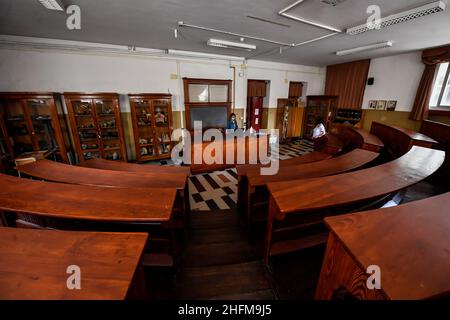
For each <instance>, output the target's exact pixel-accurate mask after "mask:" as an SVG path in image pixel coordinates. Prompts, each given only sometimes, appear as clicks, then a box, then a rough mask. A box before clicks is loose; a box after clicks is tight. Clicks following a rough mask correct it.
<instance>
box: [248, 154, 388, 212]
mask: <svg viewBox="0 0 450 320" xmlns="http://www.w3.org/2000/svg"><path fill="white" fill-rule="evenodd" d="M378 156H379V154H378V153H375V152H372V151H367V150H362V149H355V150H353V151H350V152H349V153H346V154H343V155H341V156H338V157H335V158H332V159H328V160H322V161H317V162H312V163H306V164H302V165H297V166H288V167H282V168H280V170H279V171H278V173H277V174H276V175H273V176H262V175H261V174H259V172H258V173H257V174H247V180H248V184H247V185H248V186H247V189H246V190H242V191H239V193H241V192H242V193H243V194H245V195H246V198H245V203H246V207H245V212H246V214H247V219H248V221H251V220H252V217H253V216H255V214H256V213H259V215H260V216H261V217H262V218H263V219H264V220H265V219H267V212H268V202H269V193H268V190H267V184H268V183H271V182H277V181H289V180H300V179H308V178H313V177H324V176H329V175H335V174H339V173H342V172H347V171H351V170H355V169H358V168H361V167H363V166H366V165H368V164H370V163H371V162H372V161H374V160H375V159H376V158H377V157H378Z"/></svg>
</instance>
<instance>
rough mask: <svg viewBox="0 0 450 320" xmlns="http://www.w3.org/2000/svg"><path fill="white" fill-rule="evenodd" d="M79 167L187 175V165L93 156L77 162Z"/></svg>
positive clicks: (188, 170)
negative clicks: (169, 164) (159, 163)
mask: <svg viewBox="0 0 450 320" xmlns="http://www.w3.org/2000/svg"><path fill="white" fill-rule="evenodd" d="M78 165H79V166H80V167H86V168H92V169H104V170H114V171H126V172H136V173H167V174H169V173H172V174H186V175H189V173H190V168H189V167H176V166H153V165H143V164H136V163H128V162H122V161H111V160H105V159H99V158H93V159H91V160H87V161H83V162H80V163H79V164H78Z"/></svg>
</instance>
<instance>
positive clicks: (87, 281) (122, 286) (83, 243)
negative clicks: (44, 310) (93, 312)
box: [0, 227, 147, 300]
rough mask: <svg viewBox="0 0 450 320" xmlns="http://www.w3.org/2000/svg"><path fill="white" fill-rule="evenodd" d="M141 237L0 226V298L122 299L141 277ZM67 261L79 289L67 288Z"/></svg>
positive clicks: (142, 234) (143, 234) (132, 234)
mask: <svg viewBox="0 0 450 320" xmlns="http://www.w3.org/2000/svg"><path fill="white" fill-rule="evenodd" d="M146 241H147V234H145V233H96V232H64V231H50V230H29V229H16V228H1V227H0V299H1V300H72V299H75V300H97V299H101V300H120V299H125V298H127V297H129V293H131V291H130V289H132V287H133V285H132V284H133V282H135V283H136V281H140V282H142V281H143V280H144V279H143V278H139V276H142V270H141V266H140V260H141V255H142V252H143V251H144V247H145V244H146ZM71 265H77V266H79V267H80V269H81V290H69V289H68V288H67V278H68V277H69V276H70V274H67V273H66V271H67V267H68V266H71ZM133 279H134V280H135V281H133ZM140 284H141V285H144V283H140Z"/></svg>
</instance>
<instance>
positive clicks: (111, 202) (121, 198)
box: [0, 174, 177, 223]
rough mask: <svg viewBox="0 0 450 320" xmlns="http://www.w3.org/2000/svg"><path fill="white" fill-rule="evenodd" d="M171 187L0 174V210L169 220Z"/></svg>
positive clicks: (98, 218)
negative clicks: (100, 184)
mask: <svg viewBox="0 0 450 320" xmlns="http://www.w3.org/2000/svg"><path fill="white" fill-rule="evenodd" d="M176 192H177V191H176V190H175V189H174V188H170V189H167V188H160V189H155V188H153V189H142V188H139V189H138V188H134V189H133V188H130V189H127V190H124V189H121V188H104V187H96V186H82V185H74V184H61V183H53V182H44V181H36V180H30V179H23V178H16V177H13V176H9V175H4V174H0V210H3V211H11V212H20V213H28V214H32V215H37V216H43V217H54V218H64V219H81V220H91V221H105V222H156V223H162V222H168V221H169V220H170V219H171V216H172V209H173V206H174V202H175V196H176Z"/></svg>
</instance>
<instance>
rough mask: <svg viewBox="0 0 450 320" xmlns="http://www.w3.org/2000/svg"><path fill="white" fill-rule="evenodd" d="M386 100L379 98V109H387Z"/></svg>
mask: <svg viewBox="0 0 450 320" xmlns="http://www.w3.org/2000/svg"><path fill="white" fill-rule="evenodd" d="M386 102H387V101H386V100H378V101H377V110H384V109H386Z"/></svg>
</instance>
